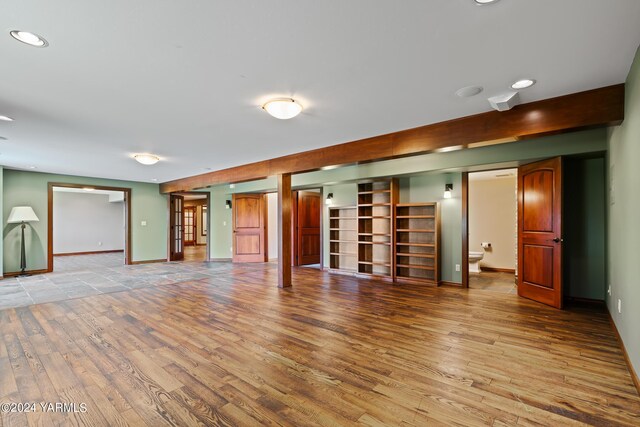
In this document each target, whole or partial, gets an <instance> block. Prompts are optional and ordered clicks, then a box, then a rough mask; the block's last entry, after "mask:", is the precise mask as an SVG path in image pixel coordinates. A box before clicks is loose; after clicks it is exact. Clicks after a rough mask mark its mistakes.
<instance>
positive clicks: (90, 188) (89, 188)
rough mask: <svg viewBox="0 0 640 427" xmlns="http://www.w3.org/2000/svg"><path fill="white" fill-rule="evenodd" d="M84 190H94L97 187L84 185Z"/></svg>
mask: <svg viewBox="0 0 640 427" xmlns="http://www.w3.org/2000/svg"><path fill="white" fill-rule="evenodd" d="M83 190H84V191H93V190H95V188H93V187H84V188H83Z"/></svg>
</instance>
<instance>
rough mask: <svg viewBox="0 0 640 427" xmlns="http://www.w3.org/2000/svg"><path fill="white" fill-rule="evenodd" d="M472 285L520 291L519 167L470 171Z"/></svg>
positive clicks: (472, 286) (470, 280)
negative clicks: (518, 263) (518, 269)
mask: <svg viewBox="0 0 640 427" xmlns="http://www.w3.org/2000/svg"><path fill="white" fill-rule="evenodd" d="M468 177H469V178H468V179H469V180H468V192H469V195H468V206H469V214H468V224H469V228H468V236H469V237H468V244H469V251H468V253H469V258H468V267H467V268H468V269H469V288H471V289H482V290H487V291H492V292H499V293H511V294H515V293H517V287H516V281H517V278H516V271H517V262H518V201H517V193H518V181H517V179H518V170H517V169H498V170H490V171H482V172H470V173H469V174H468Z"/></svg>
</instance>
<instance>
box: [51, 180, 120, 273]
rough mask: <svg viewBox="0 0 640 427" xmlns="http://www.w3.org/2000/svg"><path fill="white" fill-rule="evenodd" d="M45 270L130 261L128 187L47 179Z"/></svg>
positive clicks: (102, 265) (80, 267)
mask: <svg viewBox="0 0 640 427" xmlns="http://www.w3.org/2000/svg"><path fill="white" fill-rule="evenodd" d="M48 187H49V188H48V248H47V264H48V265H47V270H48V271H49V272H52V271H58V272H60V271H65V272H67V271H82V270H91V269H95V268H110V267H119V266H122V265H125V264H131V256H130V254H131V234H130V227H129V223H130V212H131V189H129V188H116V187H103V186H94V185H80V184H66V183H60V184H58V183H49V186H48Z"/></svg>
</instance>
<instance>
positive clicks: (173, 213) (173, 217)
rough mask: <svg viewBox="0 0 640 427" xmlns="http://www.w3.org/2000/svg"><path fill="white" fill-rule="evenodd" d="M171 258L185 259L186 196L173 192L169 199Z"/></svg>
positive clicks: (172, 259) (176, 259) (171, 259)
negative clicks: (184, 215)
mask: <svg viewBox="0 0 640 427" xmlns="http://www.w3.org/2000/svg"><path fill="white" fill-rule="evenodd" d="M169 211H170V212H169V260H170V261H179V260H181V259H184V217H183V211H184V197H182V196H178V195H174V194H172V195H171V197H170V201H169Z"/></svg>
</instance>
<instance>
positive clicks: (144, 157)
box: [133, 154, 160, 166]
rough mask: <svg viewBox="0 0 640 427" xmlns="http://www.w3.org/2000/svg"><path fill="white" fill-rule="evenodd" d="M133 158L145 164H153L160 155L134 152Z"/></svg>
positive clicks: (158, 159) (157, 160)
mask: <svg viewBox="0 0 640 427" xmlns="http://www.w3.org/2000/svg"><path fill="white" fill-rule="evenodd" d="M133 158H134V159H136V161H137V162H138V163H141V164H143V165H147V166H150V165H155V164H156V163H158V162H159V161H160V157H158V156H154V155H153V154H134V156H133Z"/></svg>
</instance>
